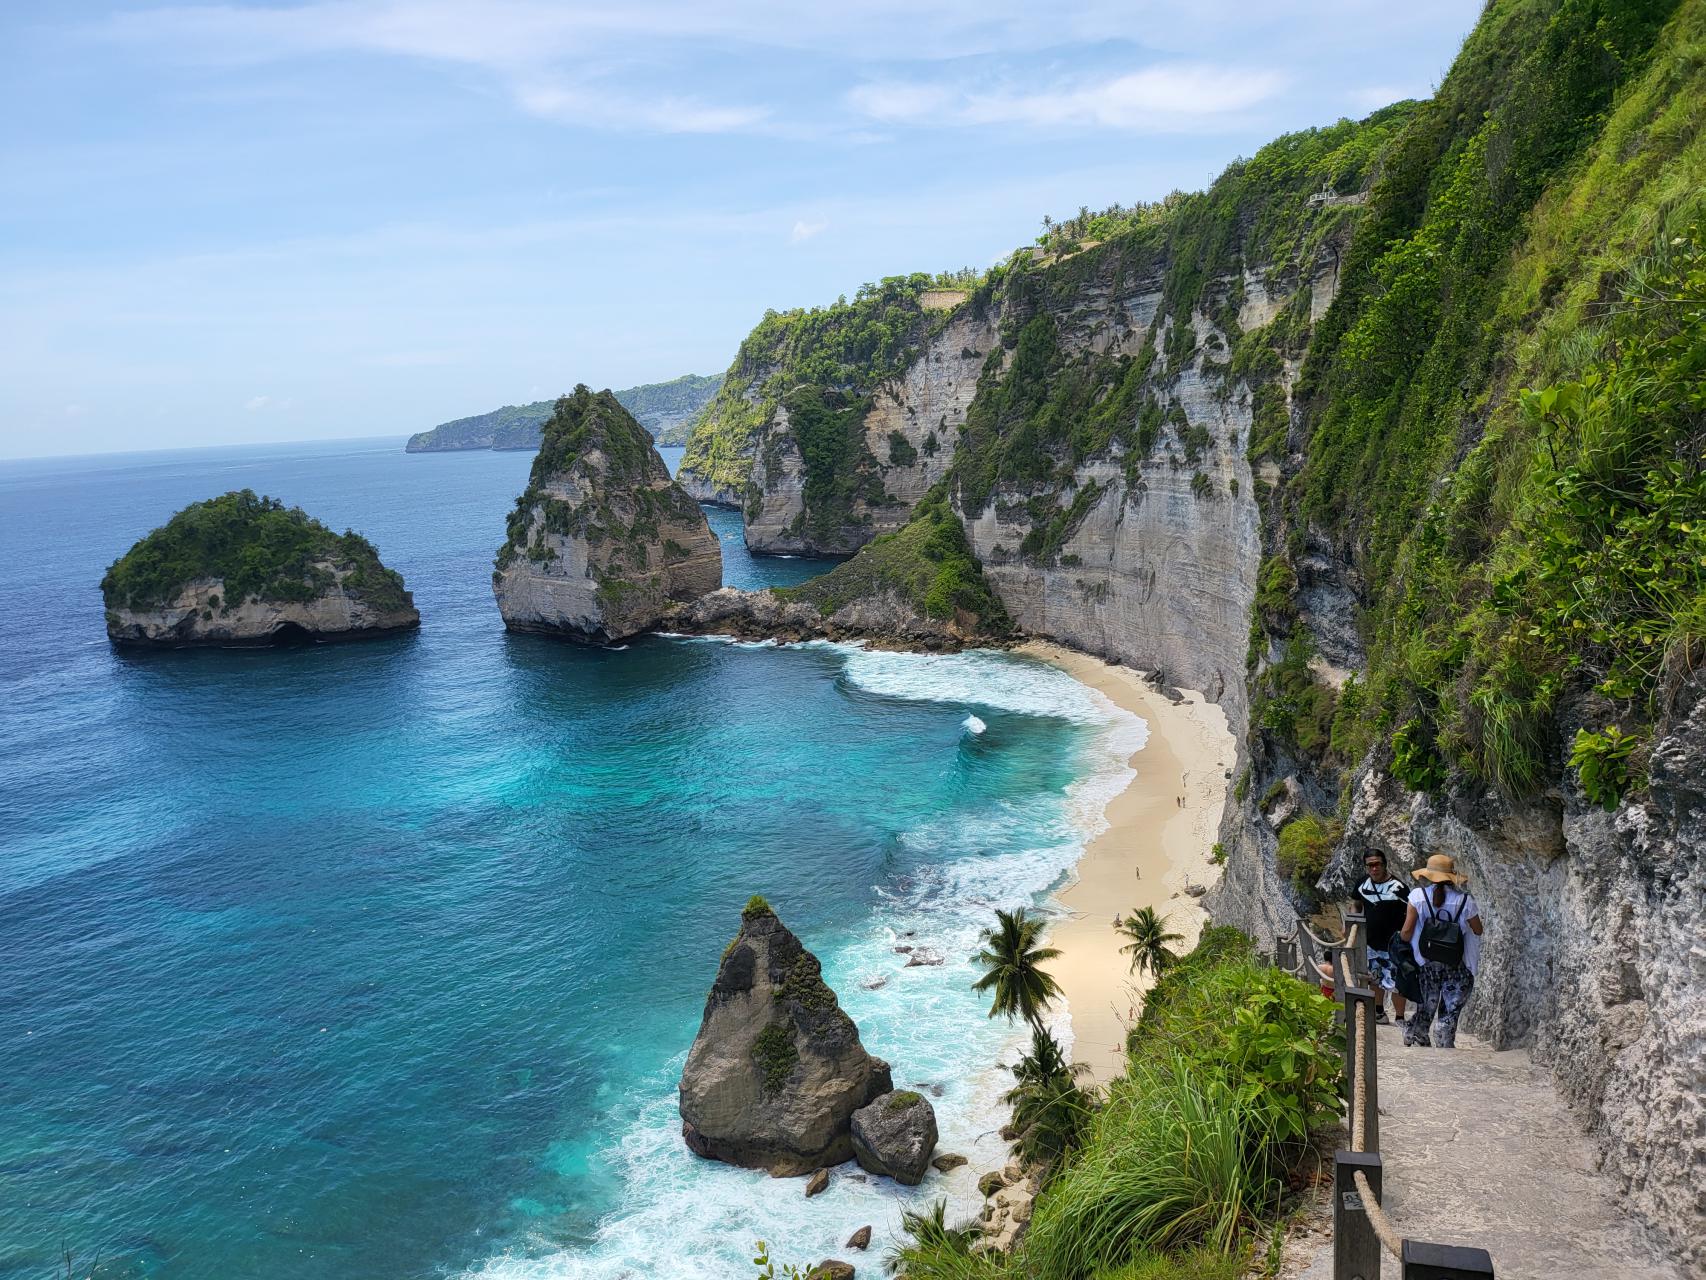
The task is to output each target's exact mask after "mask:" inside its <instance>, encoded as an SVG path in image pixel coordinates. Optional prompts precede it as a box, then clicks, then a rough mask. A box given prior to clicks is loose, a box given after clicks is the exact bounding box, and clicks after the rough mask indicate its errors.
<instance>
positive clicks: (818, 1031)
mask: <svg viewBox="0 0 1706 1280" xmlns="http://www.w3.org/2000/svg"><path fill="white" fill-rule="evenodd" d="M892 1088H893V1084H892V1081H891V1078H890V1073H889V1066H888V1063H886V1062H884V1061H883V1060H882V1059H880V1058H876V1057H873V1056H871V1055H870V1054H869V1053H867V1052H866V1051H865V1047H864V1046H863V1045H862V1044H861V1043H860V1042H859V1028H858V1027H856V1026H854V1024H853V1019H851V1018H849V1017H848V1016H847V1014H846V1012H845V1011H844V1010H843V1009H842V1008H841V1005H840V1002H839V1001H838V1000H837V999H836V995H835V992H834V991H832V990H830V988H829V986H828V984H826V983H825V982H824V980H823V974H822V967H821V966H820V965H819V964H818V960H817V957H816V956H814V955H813V954H812V953H811V952H810V951H807V950H806V948H805V947H804V946H803V945H802V944H801V943H800V940H799V939H798V938H796V937H795V936H794V935H793V933H791V932H790V931H789V930H788V928H787V926H786V925H784V924H783V923H782V921H781V920H780V919H778V918H777V916H776V913H775V912H774V911H772V910H771V908H770V904H769V903H767V902H765V901H764V899H763V898H758V897H755V898H753V899H752V901H751V902H749V903H748V904H747V906H746V910H745V911H743V912H742V913H741V923H740V932H739V933H737V934H736V935H735V939H734V941H733V942H731V943H730V944H729V946H728V949H727V950H725V951H724V952H723V959H722V964H721V965H720V966H719V967H718V969H717V979H716V981H715V982H714V983H713V984H712V985H711V992H710V995H709V996H708V997H707V998H706V1001H705V1015H704V1018H703V1019H702V1021H701V1022H700V1025H699V1034H698V1036H697V1037H696V1038H695V1039H694V1041H693V1048H692V1050H691V1051H690V1052H689V1053H688V1055H687V1066H686V1067H685V1069H683V1071H682V1073H681V1085H680V1092H681V1134H682V1137H683V1138H684V1139H686V1142H687V1145H688V1146H689V1147H690V1148H692V1150H693V1151H695V1152H697V1153H698V1154H699V1155H702V1156H705V1157H707V1158H709V1159H713V1160H724V1161H727V1162H728V1163H729V1164H737V1165H742V1166H744V1167H746V1168H751V1169H764V1170H767V1171H768V1172H770V1173H771V1174H773V1175H776V1176H778V1177H785V1176H795V1175H799V1174H806V1173H811V1172H812V1171H813V1170H816V1169H822V1168H825V1167H827V1166H829V1165H834V1164H840V1163H841V1162H842V1161H844V1160H850V1159H852V1158H853V1136H852V1120H853V1113H854V1112H855V1111H857V1110H858V1109H859V1108H860V1107H862V1106H864V1105H865V1104H866V1103H868V1102H870V1101H871V1100H872V1099H873V1098H876V1097H879V1096H882V1095H886V1094H888V1093H889V1091H890V1090H891V1089H892ZM932 1132H934V1130H932ZM867 1167H869V1166H867Z"/></svg>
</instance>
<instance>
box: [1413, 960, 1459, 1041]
mask: <svg viewBox="0 0 1706 1280" xmlns="http://www.w3.org/2000/svg"><path fill="white" fill-rule="evenodd" d="M1474 990H1475V975H1474V974H1472V973H1470V972H1469V970H1468V969H1466V968H1465V967H1464V966H1463V965H1460V964H1459V965H1449V966H1448V965H1443V964H1441V963H1440V962H1439V961H1437V960H1429V961H1428V962H1427V963H1426V964H1424V965H1423V966H1422V998H1421V999H1420V1000H1419V1001H1418V1002H1417V1003H1416V1004H1415V1005H1414V1006H1413V1009H1412V1012H1411V1014H1410V1021H1409V1022H1408V1023H1407V1024H1406V1025H1405V1027H1404V1043H1405V1044H1407V1045H1416V1044H1419V1045H1424V1046H1426V1045H1432V1047H1433V1048H1435V1049H1453V1048H1456V1047H1457V1017H1458V1015H1459V1014H1460V1013H1462V1012H1463V1006H1464V1005H1466V1004H1468V1003H1469V996H1470V994H1471V993H1472V992H1473V991H1474ZM1430 1028H1431V1029H1432V1032H1433V1038H1432V1039H1431V1040H1430V1039H1429V1038H1428V1032H1429V1030H1430Z"/></svg>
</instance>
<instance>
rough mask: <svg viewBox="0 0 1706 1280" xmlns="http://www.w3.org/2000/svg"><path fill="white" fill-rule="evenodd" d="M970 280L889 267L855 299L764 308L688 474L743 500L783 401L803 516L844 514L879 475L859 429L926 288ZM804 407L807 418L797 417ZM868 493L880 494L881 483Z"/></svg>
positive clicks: (828, 523)
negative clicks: (758, 447) (758, 445)
mask: <svg viewBox="0 0 1706 1280" xmlns="http://www.w3.org/2000/svg"><path fill="white" fill-rule="evenodd" d="M970 282H971V281H970V280H969V279H968V278H967V277H965V276H963V275H945V276H932V275H928V274H925V273H922V272H919V273H914V274H913V275H907V276H889V277H888V278H886V279H884V280H881V281H878V282H877V283H876V284H867V285H864V286H863V287H861V288H860V290H859V291H858V293H856V294H855V295H854V296H853V300H852V301H851V302H849V301H848V300H847V299H846V298H842V299H840V300H838V301H837V302H836V303H835V304H834V305H833V306H828V307H816V308H813V309H811V310H809V311H806V310H799V311H781V312H778V311H767V312H765V314H764V318H763V319H762V320H761V321H759V323H758V326H757V327H756V328H755V329H753V331H752V332H751V333H750V334H748V335H747V337H746V340H745V341H743V342H742V343H741V344H740V350H739V352H738V353H737V354H736V356H735V359H734V363H733V364H731V365H730V366H729V370H728V372H727V373H726V374H725V375H724V376H723V384H722V387H721V389H720V390H719V391H718V392H717V395H716V397H715V398H714V399H713V400H712V401H711V404H710V406H709V407H708V408H707V409H706V411H705V414H704V416H703V417H702V418H701V419H700V420H699V422H698V423H697V424H696V425H695V427H694V429H693V434H692V437H691V438H690V439H689V441H688V444H687V454H686V456H685V457H684V458H683V459H682V473H683V475H684V476H691V477H694V478H697V479H698V480H700V481H702V482H704V483H706V484H708V485H710V486H711V487H712V488H714V489H715V490H716V491H717V492H719V493H723V494H733V495H737V496H739V497H741V498H742V500H744V497H745V495H746V493H747V482H748V479H749V476H750V473H751V470H752V463H753V458H754V452H755V444H754V440H755V437H756V436H757V435H758V434H759V432H760V431H761V430H762V429H763V428H764V427H765V426H766V425H767V424H769V423H770V422H771V421H772V420H773V419H774V418H775V417H776V412H777V409H778V408H779V407H785V408H786V410H787V412H788V414H789V420H790V423H792V424H793V425H794V428H795V433H796V438H797V439H799V441H800V444H801V457H802V460H803V462H804V464H805V470H806V485H807V490H808V493H807V506H806V510H807V518H808V519H809V520H811V521H813V522H815V523H818V524H821V525H822V526H823V527H824V528H826V529H828V528H833V527H835V526H837V525H838V524H840V523H843V522H845V521H846V519H847V518H848V508H849V505H850V503H851V501H852V498H853V496H854V495H855V494H856V493H858V492H860V491H861V489H862V488H865V487H866V486H867V481H874V479H875V471H876V467H877V460H876V459H875V458H873V457H872V456H871V454H870V452H869V450H867V449H866V447H865V442H864V435H863V431H862V430H861V425H862V423H863V421H864V416H865V414H866V412H868V411H869V409H870V400H871V396H872V394H873V393H874V392H875V391H876V389H877V388H878V387H879V386H880V385H881V384H882V382H883V381H884V380H885V379H887V378H891V377H893V376H894V375H896V374H897V373H900V372H901V371H902V370H904V369H905V368H906V366H907V364H908V363H910V361H911V359H912V357H913V356H915V355H916V354H917V349H918V344H919V343H920V341H921V340H922V338H923V337H924V334H925V333H926V331H927V329H928V326H929V316H930V313H929V312H927V311H926V310H925V309H924V307H923V305H922V303H921V302H920V297H921V296H922V295H923V293H924V292H925V290H927V289H931V288H942V287H961V286H963V285H965V284H967V283H970ZM801 409H803V410H804V412H805V415H806V418H807V421H806V422H805V423H803V424H802V423H801V422H800V421H799V420H798V418H797V417H796V416H795V415H796V414H797V413H799V412H800V411H801ZM766 462H767V465H770V466H774V460H772V459H767V460H766ZM871 493H872V494H873V495H874V497H873V498H872V500H874V501H881V493H882V491H881V485H880V482H877V483H876V487H875V488H874V489H873V490H871ZM868 496H869V495H868Z"/></svg>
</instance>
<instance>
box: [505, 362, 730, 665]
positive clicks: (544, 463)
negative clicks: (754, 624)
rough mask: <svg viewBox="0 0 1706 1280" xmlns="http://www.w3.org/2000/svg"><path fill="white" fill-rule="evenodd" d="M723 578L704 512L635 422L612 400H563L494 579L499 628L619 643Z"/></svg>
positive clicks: (590, 395) (605, 394)
mask: <svg viewBox="0 0 1706 1280" xmlns="http://www.w3.org/2000/svg"><path fill="white" fill-rule="evenodd" d="M722 575H723V556H722V548H721V546H720V545H719V543H718V542H717V539H716V537H715V535H713V534H712V533H711V530H710V527H709V525H708V524H707V523H706V521H705V513H704V512H703V511H701V510H700V509H699V506H698V504H697V503H695V502H694V501H693V499H691V498H689V497H688V496H687V495H686V494H685V493H684V492H682V490H681V488H680V486H678V485H677V484H676V483H675V482H674V481H672V480H671V479H670V477H669V469H668V468H667V467H666V466H665V465H664V462H663V459H662V458H660V457H659V456H658V452H657V449H656V448H655V447H654V446H653V444H652V440H651V437H650V436H649V435H648V434H647V433H646V431H645V429H644V428H643V427H641V426H640V424H639V423H638V422H636V421H635V420H634V417H633V415H632V414H630V413H629V412H628V411H627V410H626V409H624V408H623V407H622V405H621V404H620V403H619V402H618V401H617V399H616V397H615V396H614V395H613V394H612V393H611V392H609V391H600V392H597V393H594V392H592V391H589V390H588V389H587V388H586V387H584V386H582V387H576V388H575V391H574V394H573V395H570V396H565V397H563V398H562V399H561V400H559V401H558V402H557V407H556V409H555V411H554V412H553V413H552V415H551V419H550V421H548V422H547V423H546V424H545V431H544V437H543V439H542V442H541V444H540V448H539V456H538V457H536V458H535V459H534V460H533V470H532V473H531V475H530V476H529V479H528V484H527V488H526V490H525V491H523V493H522V495H521V497H520V498H519V499H517V500H516V504H515V510H514V511H513V512H511V513H510V517H509V537H508V539H507V540H506V541H505V542H504V545H503V546H502V547H501V548H500V549H499V551H498V556H497V563H496V567H495V568H494V570H493V573H492V591H493V594H494V595H496V597H497V601H498V608H499V610H500V611H501V612H502V614H503V618H504V625H505V626H507V627H508V628H509V629H510V630H512V631H544V632H552V633H556V634H561V635H566V636H569V637H571V638H574V639H578V640H586V641H592V642H597V643H606V642H611V641H615V640H620V639H622V638H623V637H625V636H630V635H633V634H634V633H635V632H638V631H643V630H645V629H646V628H648V627H650V626H653V625H654V624H655V623H656V622H657V621H658V619H659V618H660V617H662V616H663V613H664V611H665V610H666V609H667V608H668V606H669V605H670V604H671V603H672V602H677V601H685V600H691V599H693V598H694V597H696V596H699V595H702V594H703V593H705V592H707V591H713V590H715V589H716V588H717V586H718V585H719V584H720V583H721V581H722Z"/></svg>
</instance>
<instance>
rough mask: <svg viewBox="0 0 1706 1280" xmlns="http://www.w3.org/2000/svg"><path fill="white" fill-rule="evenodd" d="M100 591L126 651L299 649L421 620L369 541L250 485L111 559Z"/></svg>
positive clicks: (189, 510)
mask: <svg viewBox="0 0 1706 1280" xmlns="http://www.w3.org/2000/svg"><path fill="white" fill-rule="evenodd" d="M101 593H102V596H103V597H104V599H105V602H106V623H107V636H108V637H109V638H110V639H111V640H112V641H113V643H115V644H121V645H140V646H154V647H160V648H186V647H191V646H197V645H209V646H256V645H276V644H295V643H304V642H310V641H324V640H341V639H350V638H354V637H358V636H370V635H381V634H385V633H388V632H393V631H404V630H408V629H410V628H413V627H417V626H419V625H420V620H421V619H420V614H419V613H418V612H416V610H415V606H414V600H413V598H412V597H411V596H410V594H409V593H408V591H407V590H405V589H404V586H403V579H402V577H401V576H400V575H399V574H397V573H396V572H395V571H394V570H391V569H387V568H386V567H385V566H384V565H383V564H381V563H380V560H379V555H378V552H377V551H375V550H374V547H373V544H372V543H370V542H368V541H367V539H365V538H363V537H362V536H361V535H360V534H357V533H344V534H342V535H339V534H335V533H333V532H332V531H331V530H330V529H328V528H327V527H326V526H325V525H323V524H321V523H320V522H319V521H317V520H314V519H311V518H310V517H309V516H308V515H307V514H306V513H305V512H303V511H302V510H301V509H300V508H295V507H286V506H285V505H284V504H283V503H282V502H279V501H278V500H277V499H274V498H264V497H260V496H258V495H256V494H255V493H254V492H253V491H251V490H248V489H244V490H242V491H241V492H234V493H228V494H225V495H223V496H222V497H218V498H213V499H210V500H208V501H206V502H198V503H195V504H193V505H191V506H189V507H186V508H184V510H182V511H180V512H178V513H177V514H176V515H175V516H173V517H172V519H171V520H170V521H168V522H167V523H166V524H165V525H164V526H162V527H161V528H159V529H156V530H154V532H152V533H150V534H149V535H148V536H147V537H146V538H143V539H142V540H141V541H139V542H137V543H136V545H135V546H133V547H131V549H130V550H129V551H128V552H126V553H125V554H124V555H123V556H121V557H120V558H119V559H118V560H117V561H115V562H114V564H113V566H112V567H111V568H110V569H109V570H107V574H106V577H105V578H104V579H103V580H102V582H101Z"/></svg>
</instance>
